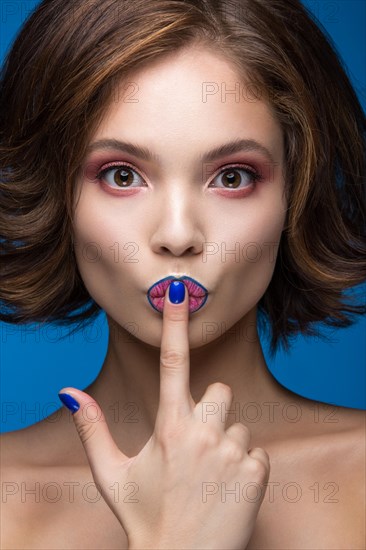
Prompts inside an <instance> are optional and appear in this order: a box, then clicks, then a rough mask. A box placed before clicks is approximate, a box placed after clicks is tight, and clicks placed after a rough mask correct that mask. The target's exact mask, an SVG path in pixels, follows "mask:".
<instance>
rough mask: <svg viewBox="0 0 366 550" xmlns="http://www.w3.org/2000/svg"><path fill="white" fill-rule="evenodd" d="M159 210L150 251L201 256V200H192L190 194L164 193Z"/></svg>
mask: <svg viewBox="0 0 366 550" xmlns="http://www.w3.org/2000/svg"><path fill="white" fill-rule="evenodd" d="M162 202H163V204H162V205H161V208H159V210H158V212H159V214H158V216H157V221H156V225H155V230H154V231H153V234H152V237H151V242H150V244H151V248H152V250H153V251H154V252H155V253H157V254H165V255H169V254H170V255H173V256H183V255H188V256H193V255H196V254H200V253H202V250H203V246H204V241H205V239H204V234H203V227H202V223H203V221H202V215H201V216H199V210H200V208H202V205H199V204H198V202H199V200H197V201H195V200H193V198H192V196H191V197H189V193H188V192H187V189H186V192H182V193H180V192H179V191H178V190H177V189H175V191H174V192H169V193H166V194H164V197H163V201H162Z"/></svg>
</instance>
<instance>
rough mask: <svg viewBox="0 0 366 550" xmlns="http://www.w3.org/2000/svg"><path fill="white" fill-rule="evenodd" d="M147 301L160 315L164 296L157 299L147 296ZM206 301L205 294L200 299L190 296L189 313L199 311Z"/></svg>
mask: <svg viewBox="0 0 366 550" xmlns="http://www.w3.org/2000/svg"><path fill="white" fill-rule="evenodd" d="M148 300H149V303H150V305H151V306H152V307H153V308H154V309H156V310H157V311H159V312H160V313H162V312H163V308H164V300H165V296H160V297H158V298H150V296H148ZM206 300H207V294H206V295H205V296H200V297H196V296H190V297H189V313H193V312H195V311H198V310H199V309H201V307H202V306H203V305H204V304H205V303H206Z"/></svg>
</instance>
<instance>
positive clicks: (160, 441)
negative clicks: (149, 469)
mask: <svg viewBox="0 0 366 550" xmlns="http://www.w3.org/2000/svg"><path fill="white" fill-rule="evenodd" d="M178 436H179V433H178V432H177V431H175V430H174V429H169V428H167V427H162V428H160V429H159V430H156V431H155V432H154V440H155V443H156V444H157V446H158V447H159V448H160V452H161V453H162V455H163V459H164V460H165V461H170V460H172V458H173V456H175V455H176V453H177V451H178V446H177V438H178Z"/></svg>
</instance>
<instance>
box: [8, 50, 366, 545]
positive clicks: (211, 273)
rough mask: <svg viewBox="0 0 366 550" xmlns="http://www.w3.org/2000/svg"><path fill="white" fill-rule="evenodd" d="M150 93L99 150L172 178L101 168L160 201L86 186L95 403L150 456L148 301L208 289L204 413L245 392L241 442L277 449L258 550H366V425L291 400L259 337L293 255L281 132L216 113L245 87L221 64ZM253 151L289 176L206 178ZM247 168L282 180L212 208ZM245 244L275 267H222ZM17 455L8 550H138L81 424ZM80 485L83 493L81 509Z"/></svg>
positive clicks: (41, 436)
mask: <svg viewBox="0 0 366 550" xmlns="http://www.w3.org/2000/svg"><path fill="white" fill-rule="evenodd" d="M135 81H136V82H137V83H138V87H139V94H140V95H139V101H138V102H136V103H128V102H124V101H122V100H121V101H120V102H114V103H113V104H112V105H111V109H110V112H109V113H108V115H107V116H106V117H105V119H104V120H103V123H102V124H101V126H100V128H98V130H97V132H96V134H95V136H94V138H93V140H92V141H93V142H95V141H97V140H99V139H106V138H115V139H119V140H123V141H126V140H127V141H131V142H133V143H138V144H142V145H144V146H146V145H148V146H149V147H151V148H152V149H153V150H154V151H155V152H157V153H158V154H159V155H160V157H161V162H160V163H157V162H155V161H149V162H147V161H141V160H137V158H135V157H134V156H132V155H131V154H128V155H127V154H124V153H123V154H122V153H121V152H118V151H112V152H108V154H106V152H105V151H104V153H103V155H101V153H100V152H98V151H96V152H94V153H92V154H91V156H90V157H88V159H86V165H88V166H91V165H98V167H100V166H101V165H102V164H106V163H107V162H111V161H119V162H122V161H127V162H129V163H132V164H133V165H134V166H136V168H140V170H141V172H143V173H144V174H146V177H147V180H148V181H149V183H150V185H151V188H145V189H136V191H135V194H134V195H131V196H130V197H128V198H127V197H117V196H115V195H111V194H109V192H108V191H106V190H105V189H103V190H102V188H101V187H99V186H97V185H93V184H92V182H91V181H89V180H88V178H86V177H84V179H82V180H81V181H80V182H79V183H80V191H81V194H80V200H79V202H78V204H77V205H76V212H75V242H76V246H75V256H76V261H77V263H78V267H79V270H80V273H81V275H82V277H83V280H84V282H85V284H86V286H87V288H88V290H89V292H90V294H91V295H92V296H93V297H94V299H95V300H96V301H97V302H98V303H99V304H100V305H101V306H102V307H103V309H104V310H105V311H106V313H107V318H108V322H109V327H110V338H109V344H108V350H107V354H106V358H105V361H104V364H103V368H102V371H101V373H100V375H99V376H98V378H97V379H96V381H95V382H94V383H93V384H91V385H90V386H89V387H88V388H86V389H85V393H86V394H88V395H90V396H91V397H93V398H94V399H95V400H96V401H97V403H98V404H99V405H100V407H101V409H102V410H103V412H104V414H105V417H106V420H107V424H108V427H109V430H110V433H111V435H112V437H113V439H114V441H115V443H116V445H117V446H118V448H119V449H121V451H122V452H123V453H124V454H125V455H126V456H128V457H132V456H135V455H137V454H138V453H139V452H140V451H141V449H142V448H143V447H144V445H145V444H146V442H147V441H148V440H149V438H150V437H151V435H152V433H153V429H154V425H155V421H156V416H157V411H158V406H159V381H160V379H159V356H160V344H161V333H162V316H161V315H160V314H159V313H158V312H156V311H154V310H152V308H151V307H150V306H149V304H148V303H147V300H146V290H147V288H148V287H149V286H150V285H151V284H152V283H154V282H155V281H156V280H158V279H160V278H162V277H164V276H167V275H169V274H172V273H175V274H180V273H182V274H187V275H189V276H192V277H195V278H197V279H198V280H199V281H200V282H202V283H203V284H204V285H205V286H206V287H207V288H208V289H209V291H210V295H209V299H208V301H207V303H206V305H205V306H204V307H203V308H202V309H201V310H200V311H198V312H196V313H195V314H193V315H192V316H191V318H190V321H189V326H188V340H189V349H190V382H189V384H190V386H189V387H190V392H191V395H192V397H193V399H194V401H195V402H198V401H199V400H200V399H201V398H202V396H203V395H204V393H205V390H206V388H207V387H208V386H209V384H212V383H214V382H222V383H224V384H226V385H228V386H230V387H231V388H232V390H233V401H232V404H231V407H230V409H231V410H234V411H235V412H234V413H231V414H228V416H227V423H226V429H228V428H229V427H230V426H231V425H233V424H234V423H235V422H241V423H243V424H244V425H246V426H247V427H248V428H249V430H250V434H251V439H250V447H251V448H254V447H261V448H263V449H265V450H266V452H267V453H268V455H269V457H270V463H271V471H270V477H269V486H268V488H267V492H266V495H265V498H264V500H263V503H262V505H261V507H260V510H259V514H258V519H257V522H256V524H255V528H254V531H253V534H252V537H251V539H250V540H249V542H248V545H247V548H253V549H254V548H258V549H259V548H261V549H262V548H268V549H272V548H273V549H275V548H278V549H282V550H283V549H285V548H288V549H290V548H291V549H297V548H298V549H300V548H302V549H307V550H309V549H312V548H314V549H315V548H316V549H322V548H324V549H334V550H335V549H339V548H347V549H349V548H355V549H357V548H360V549H361V548H364V540H365V523H364V516H365V511H366V510H365V495H364V486H365V478H364V471H365V443H366V441H365V413H364V411H358V410H352V409H345V408H342V407H333V406H326V405H323V404H322V403H317V402H314V401H311V400H307V399H304V398H302V397H300V396H298V395H296V394H294V393H292V392H290V391H288V390H287V389H285V388H284V387H283V386H281V385H280V384H279V383H278V382H277V381H276V380H275V379H274V378H273V377H272V375H271V374H270V372H269V371H268V369H267V365H266V362H265V358H264V356H263V352H262V347H261V343H260V340H259V337H258V334H257V331H256V304H257V303H258V301H259V299H260V298H261V296H262V295H263V293H264V292H265V290H266V288H267V286H268V284H269V282H270V279H271V276H272V273H273V269H274V259H275V257H274V258H273V257H272V256H271V252H273V251H274V252H275V253H276V249H274V250H273V249H272V250H271V249H270V248H269V247H266V246H265V243H268V242H274V243H277V244H278V242H279V240H280V238H281V233H282V231H283V229H284V222H285V215H286V208H287V205H286V202H285V200H284V196H283V188H284V164H283V136H282V132H281V128H280V126H279V125H278V123H277V121H276V120H275V119H274V118H273V116H272V114H271V111H270V109H269V107H268V106H267V105H266V104H265V103H263V102H262V101H257V102H255V103H253V102H248V101H245V100H242V101H240V102H239V103H236V102H235V101H234V100H231V101H230V96H228V99H227V101H224V102H223V101H222V99H221V96H220V95H218V96H214V97H210V98H208V101H207V102H203V101H202V82H219V83H222V82H225V83H226V84H227V88H228V89H230V88H232V87H233V83H235V82H236V81H238V77H237V75H236V74H235V72H234V71H233V68H232V67H231V66H230V65H228V64H227V62H226V61H224V60H222V59H220V58H219V57H216V56H213V55H212V54H211V53H209V52H205V51H202V50H200V51H199V52H197V51H196V52H191V53H190V52H189V51H188V52H185V53H184V54H183V55H182V56H176V55H175V56H174V58H173V59H168V60H165V61H164V62H159V63H157V64H156V65H154V66H153V67H151V68H150V69H149V70H146V71H144V72H143V73H141V74H137V75H136V78H135ZM141 129H143V131H141ZM238 137H240V138H245V139H253V140H256V141H258V142H260V143H262V144H263V145H264V146H265V147H266V148H267V149H268V150H269V151H270V153H271V155H272V157H273V159H274V161H275V163H274V164H271V165H269V162H268V159H267V158H266V157H264V156H262V153H260V152H258V151H246V152H241V153H236V154H231V155H228V156H227V155H226V156H225V157H223V158H221V159H220V162H217V161H215V164H214V166H211V167H210V170H209V173H210V174H211V177H209V175H208V173H207V170H204V173H205V177H202V168H203V166H202V162H201V163H200V162H199V161H198V160H197V159H198V156H199V155H200V154H202V153H204V152H206V151H208V150H210V149H212V148H214V147H215V146H218V145H221V144H223V143H226V142H229V141H232V140H233V139H235V138H238ZM142 138H143V139H142ZM101 156H103V162H100V160H101V159H100V157H101ZM233 163H242V164H245V165H248V166H253V165H254V166H257V165H258V164H259V165H261V166H262V168H263V167H266V166H267V167H268V166H271V170H270V174H269V172H268V173H267V178H266V179H265V181H263V182H259V183H258V184H257V187H255V188H254V190H253V192H251V193H250V194H248V195H247V196H245V197H242V198H240V199H234V198H228V197H227V196H223V195H221V194H220V193H219V192H218V191H217V190H213V191H212V194H209V193H208V190H207V191H206V192H205V191H204V189H203V187H204V185H205V184H206V181H208V180H210V181H211V179H212V174H213V172H214V171H216V170H217V169H218V168H220V167H222V166H227V165H230V164H233ZM85 173H86V170H84V174H85ZM215 173H216V172H215ZM108 181H109V182H111V181H112V178H108ZM216 181H218V182H219V180H217V179H216ZM157 182H159V184H160V185H161V188H160V187H159V185H158V184H157ZM246 183H247V185H249V182H246ZM109 185H111V183H109ZM140 185H141V186H142V184H141V183H140V180H139V183H138V187H139V186H140ZM243 185H244V186H245V181H244V184H243ZM155 186H156V187H155ZM122 192H124V191H121V193H122ZM210 193H211V190H210ZM96 222H97V223H96ZM101 228H102V230H101ZM122 236H123V237H122ZM90 242H93V243H97V244H98V245H99V246H100V249H101V250H102V252H103V254H102V256H101V259H100V261H98V262H90V261H87V259H86V258H85V254H83V249H84V250H85V248H84V247H85V246H86V245H87V244H88V243H90ZM115 242H120V243H121V250H122V245H123V244H124V243H137V244H138V256H137V258H138V260H139V261H138V262H137V263H134V262H130V263H129V262H123V261H117V262H116V261H115V258H114V256H113V254H112V253H111V252H110V247H111V246H112V245H113V244H114V243H115ZM205 242H206V243H207V242H209V243H216V244H218V245H219V253H217V251H216V253H215V254H213V255H208V256H207V258H206V260H207V261H206V262H204V261H203V257H204V245H203V243H205ZM236 242H238V243H239V247H240V250H243V249H244V248H245V245H246V244H247V243H251V242H252V243H253V242H254V243H256V244H257V245H258V246H259V248H260V250H261V251H262V255H261V257H260V258H259V259H258V260H257V261H251V257H250V256H248V255H244V256H243V255H242V256H241V257H240V261H235V259H233V256H232V255H227V256H226V257H225V255H224V256H222V254H221V252H222V250H224V251H225V250H227V251H229V250H233V249H235V243H236ZM222 243H225V246H226V248H225V247H223V246H222ZM220 247H221V250H220ZM127 252H129V250H128V251H127ZM238 289H240V292H238ZM124 327H126V328H124ZM131 327H132V328H131ZM134 327H137V328H138V332H137V333H136V332H134ZM212 327H213V328H214V329H215V330H213V331H210V330H208V329H209V328H212ZM221 327H224V330H221V333H220V332H219V331H218V329H219V328H221ZM128 329H129V330H128ZM131 332H132V333H134V334H135V336H133V335H132V334H131ZM220 334H221V335H220ZM60 389H61V388H60ZM249 403H252V404H253V403H254V404H255V405H254V406H252V407H250V406H249ZM222 411H223V406H222V403H212V402H210V403H209V404H208V408H207V414H208V417H207V418H208V419H209V418H210V415H211V416H212V414H216V415H217V414H221V413H222ZM224 412H225V411H224ZM256 415H257V417H258V418H257V420H256V421H253V419H254V420H255V419H256ZM295 415H298V418H299V420H298V421H297V422H294V421H293V419H294V417H295ZM53 420H54V421H53ZM136 420H137V422H136ZM1 443H2V445H1V460H2V470H1V477H2V483H4V481H6V482H8V483H10V485H9V484H8V485H7V490H8V491H10V492H11V490H12V487H13V490H14V493H15V494H14V495H10V494H9V496H8V498H7V501H6V502H3V504H2V507H1V513H2V515H3V517H2V520H3V521H2V527H1V544H2V548H4V549H9V550H10V549H15V548H24V549H28V548H29V549H31V548H34V549H35V548H37V549H40V548H47V549H56V548H57V549H61V548H70V549H71V548H75V549H76V548H83V549H85V548H91V549H99V548H100V549H101V548H111V549H112V548H127V538H126V535H125V533H124V532H123V529H122V528H121V525H120V523H119V521H118V520H117V518H116V517H115V516H114V515H113V513H112V511H111V510H110V508H109V507H108V506H107V504H106V503H105V502H104V501H103V499H102V498H100V499H99V500H98V501H97V502H96V503H93V502H92V501H93V500H94V499H96V498H97V497H96V492H95V490H94V489H93V487H92V486H91V485H87V484H88V483H90V484H93V477H92V474H91V471H90V466H89V463H88V460H87V457H86V454H85V450H84V447H83V445H82V443H81V441H80V438H79V436H78V433H77V431H76V430H75V427H74V425H73V421H72V418H71V416H70V413H69V411H67V410H66V409H64V408H62V409H61V410H60V411H59V412H58V413H54V415H52V416H51V417H49V418H48V419H45V420H43V421H42V422H40V423H38V424H35V425H34V426H31V427H29V428H26V429H24V430H21V431H19V432H13V433H9V434H4V435H2V437H1ZM209 474H210V472H209V471H208V472H207V482H210V481H211V480H210V478H209ZM36 481H39V482H40V488H41V496H40V502H34V497H30V496H29V495H28V496H24V495H23V502H22V492H21V489H22V486H21V483H22V482H25V486H24V489H25V488H30V487H32V486H33V485H32V484H34V483H35V482H36ZM70 482H71V483H72V482H74V483H75V484H76V485H75V490H74V500H73V499H72V498H71V497H70V491H71V489H70V491H69V488H70V485H66V484H67V483H70ZM11 483H13V485H11ZM46 483H56V484H58V485H59V487H60V488H61V489H62V492H61V498H60V500H59V501H57V502H51V500H52V498H54V497H55V494H56V491H55V489H54V490H53V491H52V488H51V487H50V488H49V489H48V491H49V492H47V493H46V498H45V497H44V495H43V493H42V487H43V488H44V486H45V484H46ZM286 484H287V485H286ZM17 487H18V488H19V490H18V491H17ZM46 488H47V486H46ZM230 489H231V487H230V488H228V490H230ZM83 490H84V491H83ZM71 494H72V492H71ZM249 496H250V495H249ZM127 497H128V495H127ZM208 498H210V497H208ZM230 498H234V497H233V495H230V494H228V495H227V499H230ZM72 500H73V501H72ZM187 514H189V510H187Z"/></svg>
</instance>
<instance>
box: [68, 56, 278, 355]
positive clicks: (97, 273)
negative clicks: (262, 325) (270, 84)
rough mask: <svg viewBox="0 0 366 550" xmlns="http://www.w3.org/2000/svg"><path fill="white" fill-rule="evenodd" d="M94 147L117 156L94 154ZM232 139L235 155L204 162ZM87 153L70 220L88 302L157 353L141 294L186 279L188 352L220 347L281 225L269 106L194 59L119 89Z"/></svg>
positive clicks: (173, 60)
mask: <svg viewBox="0 0 366 550" xmlns="http://www.w3.org/2000/svg"><path fill="white" fill-rule="evenodd" d="M102 140H115V142H121V145H120V148H119V147H117V146H116V145H115V146H113V147H112V148H103V147H102V146H98V145H96V142H98V141H102ZM239 140H243V143H242V147H241V148H238V150H237V151H236V152H231V153H230V152H221V153H220V151H217V152H216V153H217V154H215V155H213V154H212V155H210V156H208V154H209V152H210V151H212V150H216V149H218V148H220V147H222V146H225V145H227V144H229V143H232V142H238V141H239ZM122 142H128V143H130V144H133V145H135V146H137V147H139V148H144V149H149V150H150V151H151V157H150V158H148V157H147V156H146V157H144V158H143V157H141V156H140V155H138V154H137V153H136V151H135V154H133V152H132V150H131V148H130V149H127V148H124V147H123V145H122ZM92 144H94V145H93V150H90V152H89V153H88V155H87V157H86V158H85V163H84V166H83V176H82V178H81V179H80V181H79V182H78V185H80V197H79V200H78V202H77V204H76V209H75V218H74V223H75V235H74V238H75V255H76V261H77V265H78V267H79V271H80V274H81V276H82V278H83V280H84V283H85V286H86V288H87V289H88V291H89V293H90V295H91V296H92V297H93V298H94V300H95V301H96V302H97V303H98V304H99V305H100V306H101V307H102V308H103V309H104V310H105V311H106V313H107V315H108V316H109V317H111V318H112V319H113V320H114V321H115V322H116V323H117V324H118V325H120V326H121V327H123V328H124V329H126V330H127V331H129V332H130V333H132V334H133V335H134V336H136V337H137V338H138V339H140V340H141V341H143V342H145V343H147V344H150V345H153V346H156V347H160V343H161V331H162V313H160V312H158V311H156V310H155V309H154V308H153V307H152V306H151V305H150V303H149V301H148V299H147V291H148V289H149V288H150V287H151V286H152V285H153V284H154V283H155V282H157V281H159V280H160V279H163V278H165V277H168V276H170V275H172V276H183V275H187V276H189V277H191V278H194V279H195V280H197V281H198V282H199V283H200V284H202V285H203V286H204V287H205V288H206V289H207V290H208V293H209V294H208V297H207V300H206V302H205V303H204V305H203V306H202V307H201V308H200V309H198V310H197V311H195V312H193V313H190V323H189V341H190V347H191V349H193V348H198V347H200V346H201V345H206V344H207V343H209V342H210V341H213V340H215V339H216V338H218V337H220V336H221V335H222V334H223V333H224V332H225V331H226V330H228V329H229V328H231V327H232V326H233V325H234V324H235V323H237V322H238V321H239V320H240V319H242V318H243V316H245V315H247V314H248V313H249V312H250V311H251V310H252V309H253V308H255V306H256V304H257V302H258V301H259V299H260V298H261V297H262V295H263V294H264V292H265V290H266V288H267V287H268V285H269V282H270V280H271V277H272V274H273V270H274V266H275V260H276V256H277V251H278V245H279V241H280V238H281V232H282V230H283V226H284V222H285V216H286V207H287V204H286V202H285V198H284V195H283V191H284V165H283V162H284V157H283V134H282V131H281V128H280V125H279V124H278V123H277V121H276V120H275V119H274V118H273V115H272V114H271V111H270V109H269V107H268V106H267V105H266V104H265V103H264V101H262V100H261V98H260V97H259V98H254V96H253V93H251V92H250V91H248V88H246V87H245V86H244V84H242V83H240V81H239V77H238V76H237V74H236V73H235V70H234V68H233V67H232V66H231V65H230V64H229V63H227V62H226V61H225V60H224V59H223V58H221V57H218V56H216V55H215V54H213V53H210V52H209V51H207V50H204V49H197V48H194V49H193V48H192V49H189V50H186V51H181V52H180V53H179V54H177V53H174V55H171V56H168V57H166V58H165V59H164V60H163V61H156V62H155V63H154V64H152V65H151V66H150V67H149V68H148V69H144V70H141V71H139V72H136V73H135V75H134V76H133V78H130V80H129V83H127V84H126V83H124V84H122V83H121V87H120V90H119V93H118V94H117V93H116V94H115V96H114V100H113V101H112V103H111V105H110V108H109V111H108V113H107V114H106V116H105V117H104V119H103V121H102V123H101V124H100V126H99V127H98V129H97V131H96V132H95V134H94V136H93V138H92V139H91V140H90V144H89V145H92ZM111 163H112V165H113V166H111V165H110V164H111ZM126 163H128V166H126ZM234 164H236V165H237V166H236V167H233V166H232V165H234ZM118 165H119V167H118ZM121 165H124V166H121ZM106 168H108V170H106V171H105V172H104V175H100V172H101V170H102V169H103V170H104V169H106ZM98 174H99V175H100V178H101V180H100V181H98V178H97V175H98Z"/></svg>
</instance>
